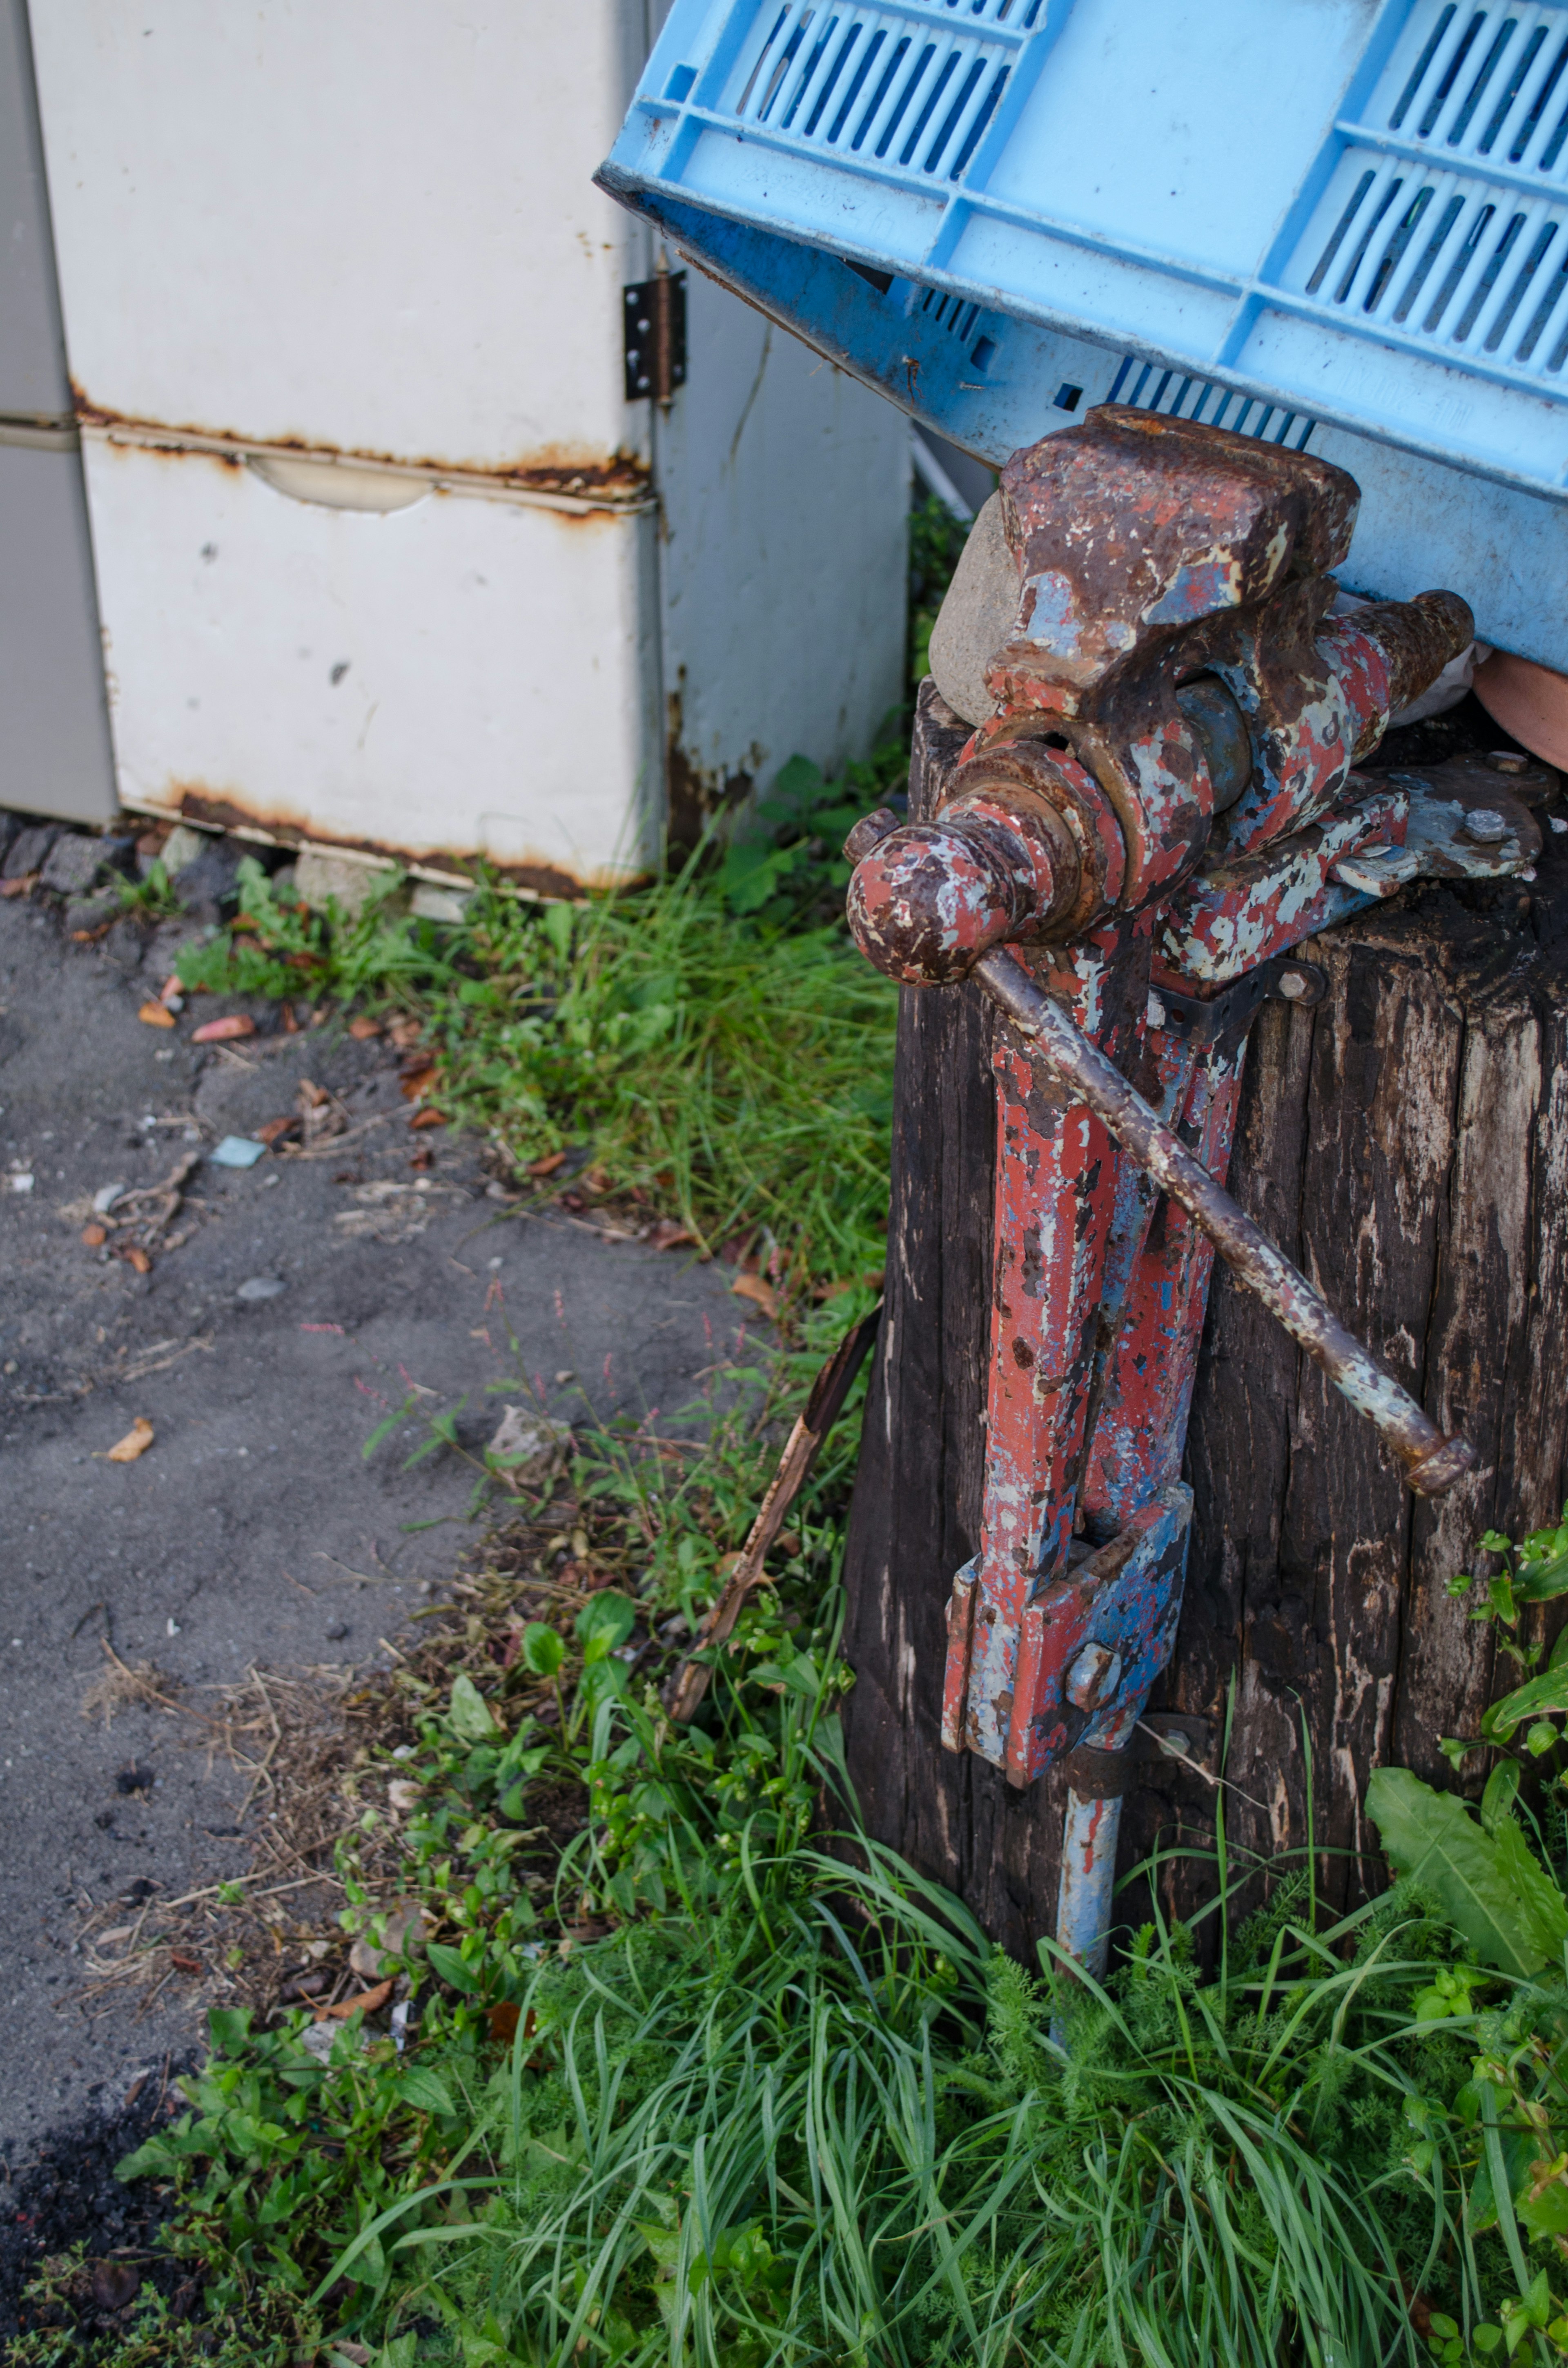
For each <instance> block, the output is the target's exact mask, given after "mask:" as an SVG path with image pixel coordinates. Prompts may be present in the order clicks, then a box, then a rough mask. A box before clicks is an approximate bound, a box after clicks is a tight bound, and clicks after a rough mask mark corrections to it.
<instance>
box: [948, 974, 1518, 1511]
mask: <svg viewBox="0 0 1568 2368" xmlns="http://www.w3.org/2000/svg"><path fill="white" fill-rule="evenodd" d="M974 976H975V977H976V978H978V979H979V980H980V982H981V984H982V985H983V987H984V988H985V991H986V993H987V994H988V995H989V996H991V997H992V998H993V1000H994V1002H995V1003H997V1004H998V1005H999V1006H1000V1007H1001V1008H1002V1009H1003V1011H1005V1012H1006V1015H1007V1017H1008V1019H1010V1020H1011V1021H1012V1023H1013V1025H1014V1027H1015V1028H1017V1030H1018V1032H1019V1034H1020V1035H1023V1036H1027V1037H1029V1038H1030V1039H1031V1040H1032V1041H1033V1042H1034V1043H1035V1044H1037V1045H1038V1046H1039V1048H1040V1054H1041V1056H1042V1058H1043V1059H1044V1061H1045V1064H1046V1066H1047V1067H1048V1068H1049V1069H1050V1070H1051V1073H1052V1075H1053V1076H1055V1077H1056V1078H1057V1080H1058V1081H1059V1082H1060V1083H1061V1084H1062V1085H1063V1086H1065V1087H1067V1088H1068V1089H1069V1091H1070V1092H1071V1093H1072V1094H1073V1096H1074V1099H1076V1100H1078V1101H1083V1102H1086V1103H1087V1104H1088V1106H1089V1108H1090V1109H1091V1110H1094V1111H1096V1113H1097V1115H1098V1116H1099V1117H1100V1118H1101V1119H1102V1120H1103V1121H1104V1122H1105V1124H1106V1126H1107V1128H1108V1130H1109V1132H1110V1133H1111V1134H1112V1135H1114V1136H1115V1138H1116V1140H1117V1142H1118V1143H1119V1144H1121V1146H1122V1149H1123V1150H1124V1151H1127V1152H1129V1153H1131V1156H1132V1157H1133V1158H1134V1159H1135V1160H1136V1161H1137V1163H1138V1165H1139V1167H1142V1168H1144V1169H1145V1170H1146V1171H1147V1172H1148V1174H1149V1175H1150V1176H1152V1177H1153V1179H1154V1181H1155V1183H1156V1184H1157V1185H1158V1186H1159V1187H1160V1189H1161V1190H1162V1191H1164V1192H1167V1193H1168V1194H1169V1195H1170V1197H1171V1199H1172V1200H1173V1201H1177V1202H1179V1203H1180V1205H1181V1207H1182V1208H1184V1209H1185V1210H1186V1211H1187V1215H1188V1216H1189V1217H1190V1218H1191V1219H1192V1222H1193V1224H1195V1225H1197V1226H1199V1229H1200V1230H1201V1231H1202V1232H1203V1233H1205V1234H1207V1235H1208V1236H1209V1238H1210V1241H1211V1242H1212V1243H1213V1245H1214V1247H1215V1248H1216V1249H1217V1250H1218V1251H1219V1253H1220V1256H1221V1258H1223V1259H1224V1261H1225V1263H1226V1265H1227V1266H1228V1267H1229V1268H1230V1269H1231V1270H1232V1272H1233V1274H1234V1275H1236V1276H1237V1277H1238V1279H1239V1280H1240V1281H1242V1282H1244V1283H1245V1285H1246V1287H1247V1289H1248V1290H1249V1291H1250V1292H1254V1293H1255V1294H1256V1296H1257V1297H1258V1298H1259V1299H1261V1300H1262V1302H1263V1304H1264V1305H1265V1306H1266V1307H1267V1309H1268V1311H1269V1314H1270V1315H1274V1316H1277V1317H1278V1321H1279V1322H1280V1323H1281V1324H1282V1325H1283V1326H1285V1329H1286V1331H1287V1332H1289V1333H1290V1337H1291V1338H1292V1339H1293V1340H1297V1341H1299V1342H1300V1344H1301V1347H1302V1348H1303V1349H1305V1350H1306V1352H1307V1354H1308V1356H1309V1357H1311V1358H1312V1360H1313V1362H1314V1363H1316V1364H1319V1365H1321V1366H1322V1367H1323V1370H1324V1372H1325V1373H1326V1374H1327V1375H1328V1378H1329V1380H1330V1381H1331V1382H1332V1383H1334V1386H1335V1389H1336V1390H1338V1391H1340V1392H1341V1393H1342V1395H1344V1396H1346V1397H1347V1398H1348V1399H1349V1401H1350V1403H1351V1405H1352V1406H1354V1407H1355V1408H1356V1411H1357V1413H1358V1414H1362V1415H1365V1416H1366V1417H1367V1419H1368V1421H1369V1422H1370V1423H1372V1424H1373V1425H1374V1426H1375V1427H1376V1428H1377V1429H1378V1430H1380V1431H1381V1433H1382V1436H1383V1437H1384V1439H1385V1440H1387V1441H1388V1443H1389V1445H1390V1446H1391V1447H1392V1449H1393V1451H1394V1452H1395V1454H1396V1455H1397V1456H1398V1457H1399V1459H1400V1462H1401V1463H1403V1466H1404V1477H1405V1481H1406V1483H1407V1485H1408V1486H1410V1487H1412V1488H1414V1489H1415V1491H1416V1492H1417V1493H1418V1495H1420V1496H1423V1497H1438V1496H1441V1495H1442V1493H1443V1491H1444V1489H1446V1488H1451V1487H1452V1486H1453V1484H1454V1482H1455V1481H1456V1480H1457V1479H1459V1478H1460V1474H1462V1473H1465V1472H1468V1471H1469V1470H1470V1469H1471V1466H1472V1465H1473V1463H1474V1462H1475V1450H1474V1448H1473V1447H1471V1444H1470V1441H1469V1440H1466V1439H1461V1438H1460V1437H1459V1436H1458V1435H1457V1434H1456V1436H1455V1437H1454V1438H1452V1439H1445V1438H1444V1436H1443V1434H1442V1432H1441V1431H1440V1430H1439V1429H1437V1424H1436V1423H1435V1422H1433V1421H1432V1420H1431V1418H1430V1417H1429V1416H1427V1415H1426V1414H1425V1413H1424V1412H1423V1411H1422V1409H1421V1407H1420V1406H1417V1405H1416V1403H1415V1399H1414V1398H1413V1397H1412V1396H1411V1395H1410V1393H1409V1392H1408V1390H1404V1389H1402V1388H1401V1387H1400V1385H1399V1383H1397V1382H1396V1381H1395V1380H1394V1379H1393V1377H1392V1374H1390V1373H1385V1372H1384V1371H1383V1369H1382V1367H1381V1365H1380V1364H1378V1363H1377V1361H1376V1360H1375V1359H1373V1358H1372V1357H1370V1356H1369V1354H1368V1352H1367V1350H1366V1349H1364V1348H1363V1347H1362V1346H1361V1343H1360V1342H1359V1340H1358V1339H1357V1338H1355V1336H1354V1334H1352V1333H1350V1332H1347V1331H1346V1328H1345V1326H1344V1325H1343V1324H1341V1322H1340V1321H1339V1318H1338V1317H1337V1315H1335V1313H1334V1310H1333V1309H1332V1308H1331V1307H1330V1306H1329V1304H1328V1303H1327V1301H1326V1300H1325V1299H1324V1297H1323V1296H1322V1294H1321V1292H1316V1291H1314V1290H1313V1288H1312V1284H1311V1283H1310V1282H1309V1281H1307V1279H1306V1276H1305V1275H1304V1274H1301V1273H1299V1272H1298V1270H1297V1269H1296V1268H1295V1267H1293V1266H1292V1265H1291V1263H1290V1259H1289V1258H1286V1257H1285V1255H1284V1253H1283V1252H1282V1251H1281V1250H1278V1249H1277V1248H1276V1247H1275V1246H1274V1244H1273V1243H1272V1242H1271V1241H1270V1240H1269V1239H1268V1237H1267V1235H1265V1234H1262V1233H1260V1232H1259V1231H1258V1229H1257V1227H1256V1225H1255V1224H1253V1221H1252V1219H1251V1218H1250V1217H1249V1216H1247V1215H1246V1214H1245V1212H1244V1211H1243V1210H1241V1209H1239V1208H1238V1207H1237V1206H1236V1203H1235V1202H1234V1201H1233V1200H1232V1198H1231V1196H1230V1194H1229V1193H1228V1192H1227V1191H1225V1190H1223V1188H1222V1187H1221V1185H1219V1184H1217V1183H1216V1182H1215V1181H1214V1178H1213V1177H1212V1176H1210V1173H1209V1170H1208V1169H1207V1168H1206V1167H1202V1166H1200V1165H1199V1162H1198V1161H1197V1160H1196V1159H1194V1157H1193V1156H1192V1154H1191V1152H1190V1151H1188V1150H1187V1147H1186V1145H1185V1144H1182V1143H1181V1142H1179V1141H1178V1140H1177V1138H1176V1136H1175V1135H1174V1134H1173V1133H1171V1131H1170V1129H1169V1127H1167V1126H1165V1125H1163V1124H1162V1122H1161V1121H1160V1119H1159V1117H1158V1115H1157V1114H1156V1112H1155V1111H1153V1110H1151V1108H1150V1107H1149V1104H1148V1103H1147V1102H1146V1101H1145V1100H1144V1099H1143V1097H1142V1094H1140V1093H1138V1092H1136V1091H1135V1090H1134V1089H1133V1087H1131V1086H1130V1085H1129V1084H1128V1082H1127V1079H1126V1078H1125V1077H1124V1076H1122V1074H1121V1072H1120V1070H1119V1069H1118V1068H1116V1067H1115V1066H1114V1065H1113V1064H1112V1063H1111V1062H1109V1061H1108V1060H1107V1058H1106V1056H1105V1054H1104V1053H1102V1052H1100V1051H1099V1050H1098V1048H1097V1047H1096V1045H1094V1044H1092V1043H1090V1042H1089V1040H1088V1038H1087V1037H1086V1036H1085V1035H1084V1034H1083V1033H1082V1032H1081V1031H1080V1030H1078V1029H1077V1028H1075V1027H1074V1024H1073V1022H1072V1020H1071V1019H1068V1017H1067V1015H1066V1013H1065V1012H1064V1011H1063V1010H1062V1008H1060V1006H1059V1005H1057V1004H1055V1003H1053V1002H1052V1000H1051V997H1050V996H1049V995H1047V994H1046V993H1045V992H1044V990H1043V989H1042V988H1041V987H1039V986H1037V985H1035V982H1034V980H1033V979H1032V978H1031V977H1030V976H1029V974H1028V971H1027V970H1026V969H1025V968H1024V966H1023V964H1022V962H1019V961H1018V959H1017V955H1016V954H1011V953H1008V952H1006V951H1005V950H998V951H996V952H994V953H989V954H986V955H984V956H983V959H982V960H981V961H980V962H977V963H976V964H975V968H974Z"/></svg>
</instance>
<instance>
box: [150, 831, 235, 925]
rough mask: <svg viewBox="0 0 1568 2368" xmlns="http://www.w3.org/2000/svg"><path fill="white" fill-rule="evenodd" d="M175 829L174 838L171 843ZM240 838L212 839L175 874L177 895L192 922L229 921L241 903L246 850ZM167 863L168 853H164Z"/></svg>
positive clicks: (175, 834)
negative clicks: (241, 883) (242, 869)
mask: <svg viewBox="0 0 1568 2368" xmlns="http://www.w3.org/2000/svg"><path fill="white" fill-rule="evenodd" d="M178 836H179V834H178V832H177V831H176V833H174V835H173V837H171V840H170V844H171V846H172V844H173V840H174V838H175V837H178ZM247 851H248V850H247V849H246V848H245V847H244V844H243V843H242V842H241V841H240V840H239V839H237V838H209V839H207V840H206V841H205V842H204V843H203V845H202V848H201V851H200V853H199V855H198V856H197V857H196V859H195V860H194V861H192V862H188V863H187V864H185V865H184V866H183V867H182V869H181V870H180V871H178V872H176V873H174V874H172V880H173V886H174V892H175V894H176V896H177V897H178V898H179V901H180V903H181V905H183V906H184V907H185V910H186V913H187V915H188V916H189V917H190V919H191V920H193V921H206V922H209V923H215V922H218V921H222V920H226V919H227V917H228V916H229V915H230V914H231V913H232V912H233V909H234V907H235V905H237V904H238V902H239V885H238V875H239V869H240V866H241V864H242V863H243V862H244V859H245V855H246V853H247ZM164 861H165V866H167V864H168V855H167V851H166V850H165V856H164Z"/></svg>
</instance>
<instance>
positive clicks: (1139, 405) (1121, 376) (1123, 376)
mask: <svg viewBox="0 0 1568 2368" xmlns="http://www.w3.org/2000/svg"><path fill="white" fill-rule="evenodd" d="M1060 400H1061V398H1060V397H1058V401H1059V402H1060ZM1106 401H1107V402H1108V403H1125V404H1130V405H1131V407H1132V409H1133V410H1135V411H1162V412H1164V413H1165V415H1166V416H1167V417H1168V418H1171V419H1197V420H1200V421H1201V422H1202V424H1203V426H1204V427H1228V428H1229V429H1230V430H1231V433H1232V434H1233V436H1253V437H1256V438H1258V440H1259V441H1260V442H1262V443H1265V444H1284V445H1286V446H1288V447H1289V448H1290V450H1291V451H1292V452H1304V451H1305V450H1306V449H1307V438H1308V437H1309V436H1311V434H1312V429H1313V428H1314V427H1316V426H1317V422H1316V420H1315V419H1308V418H1305V417H1303V416H1302V415H1301V413H1300V412H1297V411H1286V410H1283V409H1282V408H1281V407H1280V405H1279V404H1268V403H1259V402H1258V401H1257V400H1256V398H1255V397H1254V396H1252V395H1247V394H1241V393H1237V391H1236V389H1235V388H1234V387H1233V386H1223V385H1221V382H1220V381H1219V380H1218V379H1211V378H1195V377H1191V376H1188V375H1187V373H1185V372H1184V371H1181V370H1164V369H1162V368H1161V366H1160V364H1159V363H1158V362H1141V361H1140V360H1139V359H1138V357H1137V355H1136V354H1127V355H1125V356H1124V357H1123V359H1122V364H1121V368H1120V369H1119V370H1118V371H1117V374H1116V378H1115V380H1114V381H1113V382H1112V385H1111V390H1110V393H1109V394H1108V396H1107V397H1106Z"/></svg>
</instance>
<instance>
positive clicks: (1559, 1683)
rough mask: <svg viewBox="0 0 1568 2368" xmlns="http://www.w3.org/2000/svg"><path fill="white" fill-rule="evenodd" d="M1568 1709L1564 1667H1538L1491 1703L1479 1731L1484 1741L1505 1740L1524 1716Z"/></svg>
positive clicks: (1497, 1741) (1566, 1680)
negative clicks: (1534, 1674) (1535, 1673)
mask: <svg viewBox="0 0 1568 2368" xmlns="http://www.w3.org/2000/svg"><path fill="white" fill-rule="evenodd" d="M1565 1710H1568V1668H1550V1669H1542V1671H1541V1673H1540V1676H1539V1677H1537V1678H1527V1679H1526V1680H1525V1682H1524V1684H1523V1685H1522V1686H1516V1687H1515V1688H1514V1691H1513V1692H1512V1693H1511V1694H1505V1695H1504V1697H1503V1699H1502V1701H1501V1702H1494V1703H1493V1705H1492V1707H1491V1709H1490V1710H1489V1711H1488V1712H1487V1713H1486V1715H1485V1717H1484V1718H1483V1720H1482V1722H1481V1732H1482V1734H1483V1736H1485V1737H1486V1740H1487V1742H1488V1743H1506V1742H1507V1740H1508V1738H1509V1736H1511V1735H1512V1734H1513V1732H1514V1729H1515V1728H1516V1727H1517V1726H1522V1725H1523V1724H1524V1722H1525V1720H1526V1719H1527V1718H1540V1717H1542V1716H1543V1715H1545V1714H1547V1713H1551V1712H1553V1711H1565Z"/></svg>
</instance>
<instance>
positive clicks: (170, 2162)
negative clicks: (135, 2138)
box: [114, 2138, 179, 2182]
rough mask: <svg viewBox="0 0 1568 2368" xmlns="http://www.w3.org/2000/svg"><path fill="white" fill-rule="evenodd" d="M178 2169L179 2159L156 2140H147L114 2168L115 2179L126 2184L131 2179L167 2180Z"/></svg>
mask: <svg viewBox="0 0 1568 2368" xmlns="http://www.w3.org/2000/svg"><path fill="white" fill-rule="evenodd" d="M178 2167H179V2157H178V2155H177V2154H174V2153H172V2152H171V2151H170V2149H169V2148H168V2147H167V2146H164V2145H163V2144H162V2143H161V2142H160V2141H159V2140H158V2139H157V2138H149V2139H148V2140H147V2141H146V2143H145V2145H143V2146H138V2147H137V2148H136V2151H135V2152H134V2154H128V2155H126V2156H125V2157H124V2158H123V2160H121V2161H119V2162H117V2163H116V2164H115V2167H114V2175H115V2177H116V2179H122V2180H127V2181H128V2182H129V2181H130V2180H133V2179H152V2178H155V2177H162V2178H164V2179H168V2178H170V2177H172V2175H173V2173H174V2172H175V2171H176V2169H178Z"/></svg>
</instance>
